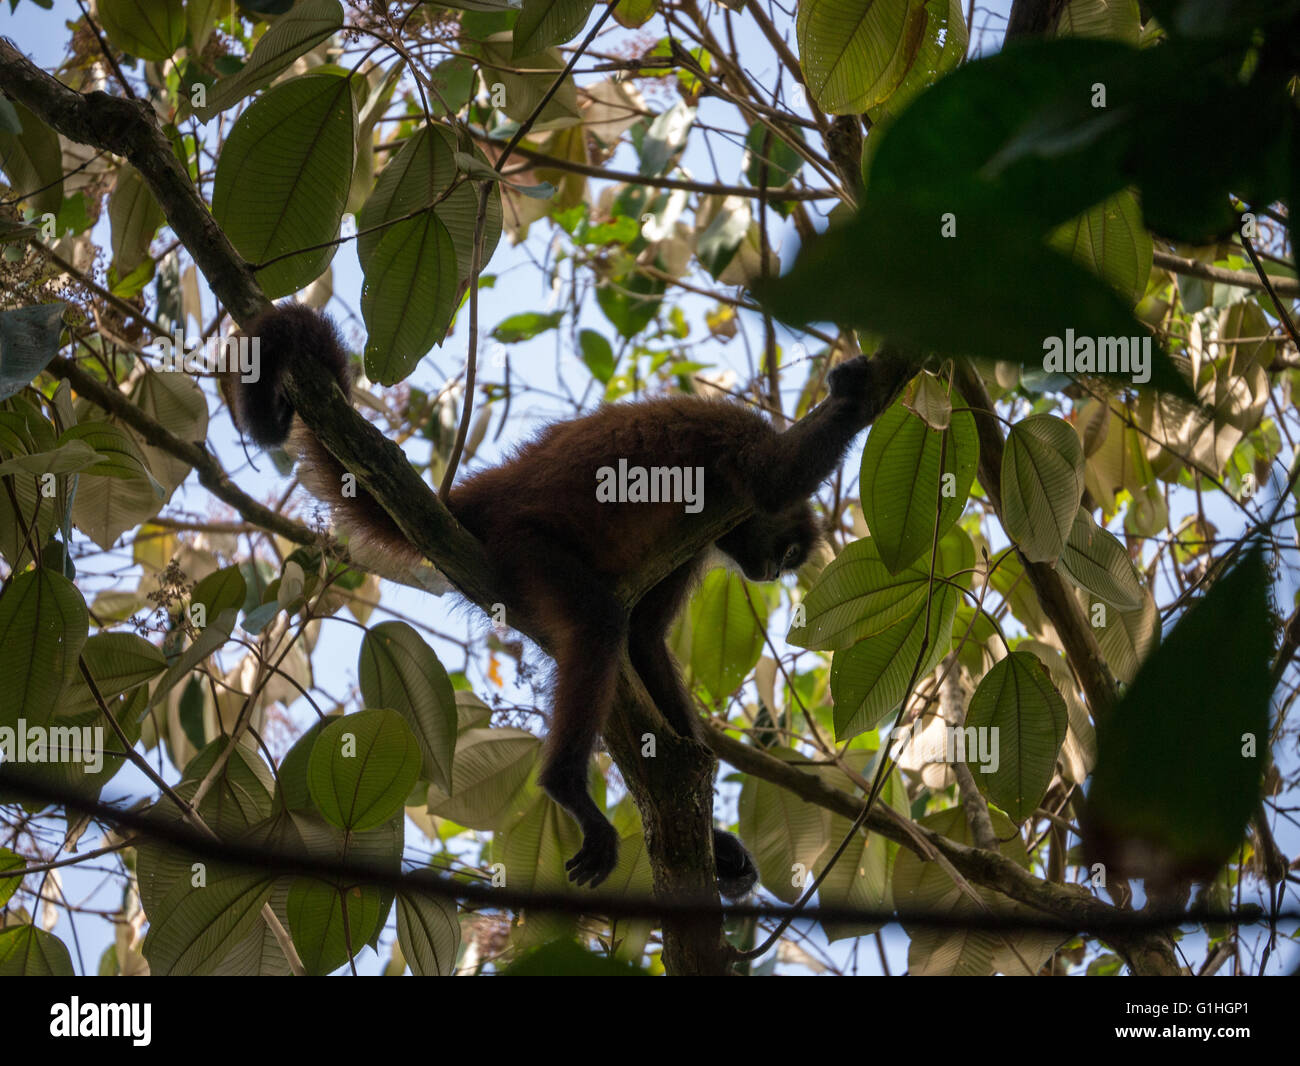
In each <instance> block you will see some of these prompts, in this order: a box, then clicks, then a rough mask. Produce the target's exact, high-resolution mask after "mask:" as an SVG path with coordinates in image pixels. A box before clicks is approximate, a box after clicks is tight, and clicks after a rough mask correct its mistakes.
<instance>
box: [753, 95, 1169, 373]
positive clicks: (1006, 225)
mask: <svg viewBox="0 0 1300 1066" xmlns="http://www.w3.org/2000/svg"><path fill="white" fill-rule="evenodd" d="M901 122H902V120H901V119H900V120H899V123H900V124H901ZM957 195H964V193H959V194H957ZM956 206H957V208H958V209H956V210H953V209H944V210H943V211H937V210H936V211H930V210H928V209H926V210H923V209H922V208H921V207H920V205H919V194H918V193H917V192H916V191H915V190H908V191H907V192H905V193H903V194H899V195H892V194H891V195H883V194H882V195H876V194H875V193H874V191H873V192H872V193H871V194H869V195H868V198H867V201H866V203H865V204H864V205H863V207H862V209H861V210H860V211H859V212H858V214H857V215H856V216H854V217H853V218H852V219H851V220H850V221H849V222H847V223H846V224H844V225H842V226H838V227H834V228H832V229H831V230H830V231H829V232H828V233H827V234H826V235H825V236H823V237H821V238H819V239H818V240H815V241H810V242H808V243H806V244H805V245H804V246H803V248H802V249H801V250H800V253H799V257H798V259H797V260H796V261H795V265H794V267H793V269H792V270H791V271H790V272H789V273H788V274H786V275H785V276H783V277H781V278H778V279H776V280H775V281H771V282H768V283H767V284H756V285H755V286H754V288H755V291H756V293H757V294H758V295H759V297H760V299H762V300H763V301H764V303H765V304H766V305H767V306H768V308H769V309H770V310H771V311H772V313H773V314H775V315H776V316H777V317H778V318H781V319H782V320H784V321H786V322H790V323H791V324H803V323H807V322H814V321H831V322H838V323H841V324H843V325H852V326H856V327H857V328H859V329H867V330H872V331H873V332H876V333H880V334H884V335H886V336H889V337H892V338H894V339H895V340H897V341H898V342H899V343H907V344H910V345H913V346H915V347H916V348H919V349H933V350H935V351H938V352H941V353H943V354H945V355H951V356H954V357H956V358H968V357H970V356H973V355H978V356H984V357H986V358H989V359H1000V360H1008V361H1012V362H1015V363H1018V364H1020V365H1022V366H1028V367H1037V368H1041V367H1042V366H1043V360H1044V354H1043V353H1044V352H1045V351H1047V350H1048V349H1047V348H1046V347H1045V342H1046V341H1049V340H1052V339H1054V338H1061V337H1064V336H1066V330H1067V329H1072V330H1074V333H1075V335H1077V336H1080V337H1084V336H1087V337H1124V338H1129V337H1141V336H1144V335H1146V334H1147V333H1148V331H1147V330H1146V328H1145V327H1144V326H1142V325H1141V324H1140V323H1139V322H1138V321H1137V319H1136V318H1134V317H1133V313H1132V309H1131V307H1130V306H1129V304H1128V303H1126V302H1125V301H1124V300H1123V299H1121V298H1120V297H1119V296H1118V295H1117V294H1116V293H1115V291H1114V290H1113V289H1112V288H1111V287H1110V286H1109V285H1107V284H1106V283H1105V282H1104V281H1102V280H1101V279H1100V278H1098V277H1097V276H1096V275H1095V274H1093V273H1092V272H1091V271H1089V270H1086V269H1084V268H1083V267H1081V266H1079V265H1078V264H1077V263H1074V262H1072V261H1071V260H1070V259H1069V258H1068V257H1066V256H1064V255H1062V254H1060V253H1058V252H1056V251H1053V250H1052V249H1050V248H1048V247H1047V246H1046V245H1045V244H1044V243H1043V240H1042V237H1041V235H1040V234H1039V232H1038V227H1037V225H1036V223H1033V222H1032V220H1031V221H1026V220H1025V219H1023V218H1017V217H1015V216H1014V215H1011V216H1009V215H1008V213H1007V211H1006V210H1005V208H1004V207H999V208H997V209H987V210H986V209H983V208H980V207H975V206H971V207H970V208H968V209H965V210H961V209H960V206H961V205H960V204H958V205H956ZM945 212H946V213H947V215H948V217H945ZM904 246H906V247H907V249H908V269H906V270H901V269H899V264H898V260H897V258H896V256H895V255H894V254H893V253H892V252H890V251H888V249H893V248H900V247H904ZM934 307H942V308H943V309H944V313H943V314H934V313H932V311H928V310H926V308H934ZM1120 380H1121V381H1126V382H1127V381H1129V380H1131V375H1126V376H1122V377H1120ZM1149 381H1150V384H1151V386H1152V387H1154V388H1158V389H1164V390H1166V391H1170V392H1175V393H1178V394H1180V395H1188V394H1189V388H1188V385H1187V383H1186V382H1185V381H1184V380H1183V379H1182V377H1181V376H1180V375H1179V374H1178V372H1177V371H1176V370H1175V368H1174V365H1173V363H1172V362H1171V360H1170V359H1169V357H1168V355H1167V354H1166V353H1165V352H1164V351H1163V350H1162V349H1161V348H1160V347H1159V346H1158V345H1155V344H1153V345H1152V358H1151V366H1150V378H1149ZM1135 384H1141V382H1135Z"/></svg>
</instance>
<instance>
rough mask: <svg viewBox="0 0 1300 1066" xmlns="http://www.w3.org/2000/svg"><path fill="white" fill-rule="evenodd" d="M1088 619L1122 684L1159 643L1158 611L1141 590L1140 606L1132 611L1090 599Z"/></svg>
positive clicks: (1131, 677) (1102, 651) (1133, 674)
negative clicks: (1121, 609) (1117, 608)
mask: <svg viewBox="0 0 1300 1066" xmlns="http://www.w3.org/2000/svg"><path fill="white" fill-rule="evenodd" d="M1088 622H1089V624H1090V625H1091V626H1092V628H1093V632H1094V633H1095V634H1096V636H1097V643H1098V645H1099V646H1100V647H1101V654H1102V655H1103V656H1104V657H1105V659H1106V665H1107V666H1109V667H1110V669H1111V673H1113V674H1114V675H1115V676H1116V677H1117V678H1119V680H1121V681H1123V682H1124V683H1125V684H1128V683H1130V682H1131V681H1132V680H1133V678H1135V677H1136V676H1137V672H1138V667H1139V666H1141V665H1142V661H1143V660H1144V659H1145V658H1146V657H1147V655H1149V654H1150V652H1151V649H1152V648H1154V647H1155V646H1156V645H1157V644H1158V643H1159V642H1160V610H1159V608H1157V607H1156V601H1155V598H1154V597H1153V596H1152V595H1151V593H1150V592H1149V591H1147V590H1145V589H1144V590H1143V592H1142V605H1141V606H1140V607H1139V608H1138V609H1137V610H1135V611H1119V610H1116V609H1115V608H1114V607H1112V606H1110V604H1107V603H1103V602H1101V601H1100V600H1097V599H1095V598H1094V599H1092V600H1090V602H1089V603H1088Z"/></svg>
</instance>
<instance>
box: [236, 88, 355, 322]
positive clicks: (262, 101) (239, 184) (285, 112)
mask: <svg viewBox="0 0 1300 1066" xmlns="http://www.w3.org/2000/svg"><path fill="white" fill-rule="evenodd" d="M355 136H356V112H355V108H354V105H353V98H352V90H351V88H350V83H349V81H348V79H347V78H344V77H338V76H336V75H333V74H307V75H304V76H303V77H300V78H294V79H293V80H291V81H287V82H283V83H281V84H279V85H276V86H273V87H272V88H270V89H268V90H267V91H266V92H265V93H263V94H262V96H261V97H259V98H258V99H257V100H256V101H254V102H253V103H252V104H251V105H250V106H249V107H248V109H247V110H246V111H244V113H243V114H241V115H240V116H239V119H238V121H236V122H235V125H234V128H233V129H232V130H231V131H230V136H229V137H227V138H226V143H225V145H224V146H223V147H222V150H221V157H220V158H219V159H218V160H217V174H216V179H215V181H214V182H213V188H212V214H213V216H214V217H215V218H216V220H217V222H218V224H219V225H220V226H221V228H222V229H223V230H225V232H226V235H227V236H228V237H229V238H230V241H231V243H232V244H233V245H234V246H235V248H236V250H237V251H238V252H239V254H240V255H242V256H243V257H244V258H245V259H247V260H248V261H249V262H251V263H254V264H258V263H263V262H266V261H267V260H270V259H272V258H275V257H277V256H280V255H288V258H286V259H281V260H279V261H278V262H276V263H274V264H272V265H270V266H267V267H266V268H264V269H261V270H259V271H258V273H257V279H258V281H259V282H260V283H261V285H262V287H263V289H265V290H266V294H267V296H269V297H272V298H274V297H277V296H287V295H288V294H289V293H292V292H296V291H297V290H298V289H300V288H302V287H303V286H304V285H306V284H307V283H308V282H310V281H312V280H313V279H315V278H316V277H318V276H319V275H320V273H321V272H322V271H323V270H324V269H325V267H326V266H327V265H328V264H329V262H330V260H331V259H333V257H334V250H335V246H334V245H328V246H326V247H324V248H316V247H315V246H316V245H319V244H323V243H325V242H328V241H332V240H333V239H334V238H335V237H337V236H338V232H339V224H340V222H341V221H342V218H343V208H344V205H345V204H346V203H347V196H348V188H349V186H350V185H351V181H352V169H353V165H354V161H355V146H354V140H355ZM303 249H311V250H309V251H303ZM290 253H296V254H290Z"/></svg>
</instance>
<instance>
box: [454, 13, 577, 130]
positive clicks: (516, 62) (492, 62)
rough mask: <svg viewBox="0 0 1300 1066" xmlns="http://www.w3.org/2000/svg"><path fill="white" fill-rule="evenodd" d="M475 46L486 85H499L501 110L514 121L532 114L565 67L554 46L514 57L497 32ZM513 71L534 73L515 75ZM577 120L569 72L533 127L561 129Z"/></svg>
mask: <svg viewBox="0 0 1300 1066" xmlns="http://www.w3.org/2000/svg"><path fill="white" fill-rule="evenodd" d="M476 47H477V53H478V55H479V57H480V59H481V60H482V74H483V80H484V82H486V83H487V85H488V87H489V88H492V87H493V86H496V85H500V86H501V87H502V90H503V92H504V94H505V99H504V101H503V105H504V106H503V107H502V110H503V111H505V113H506V115H507V116H508V117H509V118H511V119H513V120H514V121H515V122H523V121H524V120H525V119H527V118H528V117H529V116H530V115H531V114H532V113H533V110H534V109H535V108H536V107H537V105H538V104H540V103H541V102H542V97H543V96H545V95H546V93H547V92H548V91H549V90H550V88H551V86H552V85H553V84H554V82H555V79H556V78H557V77H558V76H559V74H560V72H561V71H562V70H564V66H565V61H564V59H563V58H562V57H561V56H560V53H559V50H558V49H556V48H547V49H545V50H544V51H541V52H538V53H535V54H534V55H527V56H516V55H515V54H514V52H513V48H512V45H511V42H510V37H509V35H508V34H506V35H501V34H496V35H494V36H493V37H492V38H490V39H489V40H486V41H483V42H482V43H481V44H479V45H477V46H476ZM515 70H527V71H532V72H535V73H528V74H515V73H513V71H515ZM580 121H582V111H581V109H580V108H579V107H578V89H577V86H576V85H575V83H574V81H573V75H572V74H570V75H569V76H568V77H567V78H565V79H564V81H563V83H562V84H561V85H560V88H559V89H558V90H557V91H556V93H555V95H554V96H552V97H551V98H550V100H548V101H547V104H546V106H545V107H544V108H542V111H541V114H540V115H539V116H538V118H537V121H536V122H535V123H534V124H533V129H534V130H535V131H538V132H540V131H542V130H550V129H562V128H564V127H566V126H576V125H577V124H578V123H579V122H580Z"/></svg>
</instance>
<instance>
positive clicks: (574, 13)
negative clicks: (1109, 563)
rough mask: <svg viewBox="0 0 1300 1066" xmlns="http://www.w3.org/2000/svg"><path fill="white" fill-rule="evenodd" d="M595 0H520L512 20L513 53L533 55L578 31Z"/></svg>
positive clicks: (583, 24) (575, 34)
mask: <svg viewBox="0 0 1300 1066" xmlns="http://www.w3.org/2000/svg"><path fill="white" fill-rule="evenodd" d="M595 3H596V0H523V6H522V7H521V8H520V10H519V18H518V19H517V20H516V21H515V29H514V53H513V54H514V57H515V58H516V59H518V58H519V57H521V56H530V55H535V54H536V53H538V52H541V51H542V50H544V49H546V48H550V47H551V45H553V44H563V43H564V42H565V41H568V40H571V39H572V38H574V37H576V36H577V35H578V31H579V30H581V29H582V27H583V26H585V25H586V24H587V16H588V15H590V14H591V9H592V7H593V6H594V5H595Z"/></svg>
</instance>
